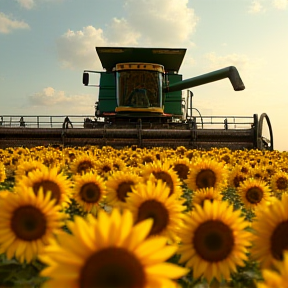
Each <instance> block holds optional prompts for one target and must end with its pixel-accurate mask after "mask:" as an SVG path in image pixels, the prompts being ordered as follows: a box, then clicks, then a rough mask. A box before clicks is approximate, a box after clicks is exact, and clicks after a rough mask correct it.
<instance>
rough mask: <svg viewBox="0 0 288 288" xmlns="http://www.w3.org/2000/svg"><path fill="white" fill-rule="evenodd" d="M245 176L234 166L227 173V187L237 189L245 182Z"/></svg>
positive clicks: (239, 168)
mask: <svg viewBox="0 0 288 288" xmlns="http://www.w3.org/2000/svg"><path fill="white" fill-rule="evenodd" d="M246 178H247V175H245V174H244V173H243V172H241V167H240V166H239V165H236V166H235V167H234V168H233V169H232V170H231V171H230V172H229V173H228V181H227V182H228V187H231V188H238V187H239V186H240V184H241V183H242V182H243V181H245V180H246Z"/></svg>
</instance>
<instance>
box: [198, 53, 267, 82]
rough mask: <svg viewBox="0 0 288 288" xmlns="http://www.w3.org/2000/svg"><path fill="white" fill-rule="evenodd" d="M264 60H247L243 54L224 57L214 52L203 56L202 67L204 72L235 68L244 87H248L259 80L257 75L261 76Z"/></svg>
mask: <svg viewBox="0 0 288 288" xmlns="http://www.w3.org/2000/svg"><path fill="white" fill-rule="evenodd" d="M264 64H265V63H264V60H263V59H260V58H257V59H256V58H249V57H248V56H247V55H245V54H236V53H232V54H228V55H225V56H220V55H217V54H216V53H214V52H211V53H207V54H205V55H204V63H203V67H204V68H205V70H208V71H214V70H218V69H222V68H225V67H229V66H235V67H236V68H237V70H238V72H239V74H240V77H241V78H242V80H243V81H244V83H245V85H246V84H247V85H250V83H251V82H252V83H253V81H256V79H257V81H258V80H259V79H258V78H259V73H260V75H262V73H261V72H259V71H261V67H263V65H264Z"/></svg>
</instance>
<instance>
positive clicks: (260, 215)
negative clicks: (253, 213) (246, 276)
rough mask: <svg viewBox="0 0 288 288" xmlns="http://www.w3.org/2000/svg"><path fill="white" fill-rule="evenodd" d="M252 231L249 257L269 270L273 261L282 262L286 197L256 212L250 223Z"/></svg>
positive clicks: (287, 239)
mask: <svg viewBox="0 0 288 288" xmlns="http://www.w3.org/2000/svg"><path fill="white" fill-rule="evenodd" d="M252 228H253V230H254V237H253V246H252V249H251V255H252V257H253V258H254V259H256V260H258V261H259V262H260V264H261V266H262V268H271V267H272V266H273V260H278V261H282V260H283V253H284V251H286V250H288V233H287V231H288V196H287V195H285V194H284V195H283V197H282V199H281V200H279V199H275V200H274V202H273V204H272V205H269V206H267V207H265V208H263V209H261V210H259V211H258V212H257V217H256V219H255V220H254V221H253V223H252Z"/></svg>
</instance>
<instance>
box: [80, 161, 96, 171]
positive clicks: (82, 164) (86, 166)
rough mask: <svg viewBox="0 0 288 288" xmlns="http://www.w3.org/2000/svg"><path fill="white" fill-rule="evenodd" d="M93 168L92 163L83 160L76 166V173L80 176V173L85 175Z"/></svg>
mask: <svg viewBox="0 0 288 288" xmlns="http://www.w3.org/2000/svg"><path fill="white" fill-rule="evenodd" d="M92 168H93V163H92V162H91V161H89V160H83V161H82V162H80V163H79V164H78V166H77V173H79V174H82V172H84V173H86V172H88V171H89V170H91V169H92Z"/></svg>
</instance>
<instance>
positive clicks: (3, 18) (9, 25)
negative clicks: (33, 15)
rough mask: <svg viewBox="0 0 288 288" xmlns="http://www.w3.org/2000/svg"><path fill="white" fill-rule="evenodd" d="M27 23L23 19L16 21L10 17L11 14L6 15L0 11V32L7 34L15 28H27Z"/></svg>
mask: <svg viewBox="0 0 288 288" xmlns="http://www.w3.org/2000/svg"><path fill="white" fill-rule="evenodd" d="M29 28H30V27H29V25H28V24H27V23H26V22H24V21H18V20H14V19H12V17H11V16H8V15H6V14H4V13H2V12H0V33H3V34H9V33H11V32H12V31H13V30H16V29H29Z"/></svg>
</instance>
